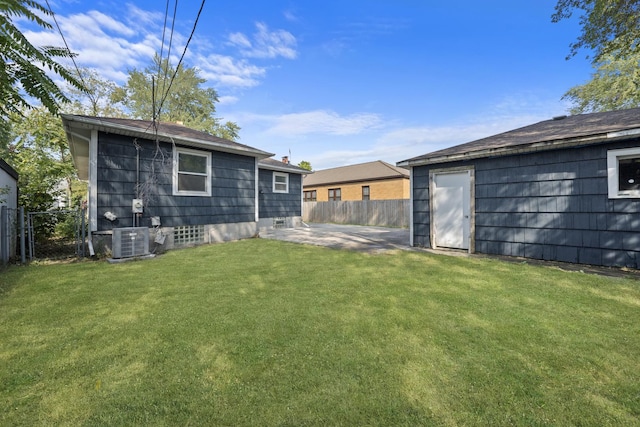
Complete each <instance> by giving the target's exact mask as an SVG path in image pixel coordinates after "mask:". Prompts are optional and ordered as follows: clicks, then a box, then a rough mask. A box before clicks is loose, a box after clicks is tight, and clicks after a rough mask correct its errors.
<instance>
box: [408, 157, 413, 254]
mask: <svg viewBox="0 0 640 427" xmlns="http://www.w3.org/2000/svg"><path fill="white" fill-rule="evenodd" d="M409 246H411V247H413V166H412V167H411V169H410V173H409Z"/></svg>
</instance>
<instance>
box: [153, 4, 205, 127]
mask: <svg viewBox="0 0 640 427" xmlns="http://www.w3.org/2000/svg"><path fill="white" fill-rule="evenodd" d="M205 1H206V0H202V3H201V4H200V10H198V15H197V16H196V20H195V22H194V23H193V28H192V29H191V34H190V35H189V39H188V40H187V44H186V45H185V46H184V50H183V51H182V56H180V60H179V61H178V65H177V66H176V69H175V70H174V72H173V75H172V76H171V80H170V81H169V87H167V91H166V92H165V94H164V95H163V97H162V100H161V101H160V107H159V108H158V114H159V112H160V111H161V110H162V105H163V104H164V101H166V99H167V96H169V92H170V91H171V86H172V85H173V80H174V79H175V78H176V75H177V74H178V70H179V69H180V65H181V64H182V60H183V59H184V56H185V55H186V53H187V49H188V48H189V43H191V39H192V38H193V34H194V33H195V32H196V27H197V25H198V20H199V19H200V15H201V14H202V9H204V3H205Z"/></svg>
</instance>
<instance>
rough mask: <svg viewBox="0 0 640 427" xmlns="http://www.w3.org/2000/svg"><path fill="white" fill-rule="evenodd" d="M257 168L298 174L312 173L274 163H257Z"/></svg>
mask: <svg viewBox="0 0 640 427" xmlns="http://www.w3.org/2000/svg"><path fill="white" fill-rule="evenodd" d="M258 168H260V169H267V170H272V171H276V172H286V173H295V174H299V175H308V174H312V173H313V172H312V171H308V170H297V169H293V168H292V167H287V166H285V165H282V166H276V165H268V164H265V163H258Z"/></svg>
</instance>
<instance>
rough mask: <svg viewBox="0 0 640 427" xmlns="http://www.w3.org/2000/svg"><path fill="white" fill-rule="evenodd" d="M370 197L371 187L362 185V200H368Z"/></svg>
mask: <svg viewBox="0 0 640 427" xmlns="http://www.w3.org/2000/svg"><path fill="white" fill-rule="evenodd" d="M370 197H371V188H370V187H369V186H368V185H363V186H362V200H369V199H370Z"/></svg>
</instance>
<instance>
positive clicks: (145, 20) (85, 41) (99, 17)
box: [24, 4, 296, 88]
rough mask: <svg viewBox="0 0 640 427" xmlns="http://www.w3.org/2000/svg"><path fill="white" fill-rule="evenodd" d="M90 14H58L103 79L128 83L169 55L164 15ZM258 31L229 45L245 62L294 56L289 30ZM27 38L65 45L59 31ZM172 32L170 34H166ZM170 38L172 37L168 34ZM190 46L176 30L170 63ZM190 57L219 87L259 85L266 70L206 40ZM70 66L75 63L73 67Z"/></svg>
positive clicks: (262, 27)
mask: <svg viewBox="0 0 640 427" xmlns="http://www.w3.org/2000/svg"><path fill="white" fill-rule="evenodd" d="M108 13H109V12H101V11H97V10H90V11H87V12H85V13H77V14H72V15H67V16H61V15H58V16H57V20H58V23H59V24H60V27H61V30H62V33H63V34H64V36H65V39H66V41H67V43H68V45H69V47H70V49H71V50H72V51H73V52H74V53H76V54H77V57H76V62H77V64H78V65H79V66H80V67H87V68H92V69H95V70H96V71H97V72H98V73H99V75H101V76H102V77H103V78H107V79H110V80H113V81H115V82H116V83H124V82H125V81H126V79H127V77H128V70H130V69H132V68H137V69H141V68H144V67H146V66H148V65H149V64H150V63H151V60H152V58H153V57H154V55H155V54H158V53H160V50H161V49H163V55H165V56H166V55H167V53H168V46H167V43H168V40H165V41H164V46H163V42H162V39H161V37H162V25H163V22H164V14H163V13H160V12H150V11H146V10H143V9H140V8H138V7H136V6H135V5H133V4H127V9H126V13H122V14H121V15H115V14H112V15H109V14H108ZM256 28H257V31H256V33H255V34H254V35H253V38H252V39H251V40H250V39H249V38H248V37H246V36H245V35H244V34H242V33H232V34H231V35H229V43H230V44H232V45H233V46H236V47H238V48H239V49H240V55H242V56H243V57H244V58H276V57H278V56H282V57H285V58H294V57H295V56H296V51H295V44H296V40H295V37H294V36H293V35H291V33H289V32H287V31H284V30H276V31H270V30H269V28H268V27H267V25H266V24H264V23H258V24H256ZM24 34H25V36H26V37H27V38H28V39H29V40H30V41H31V42H32V43H33V44H34V45H36V46H61V45H63V42H62V40H61V37H60V35H59V34H58V32H57V31H53V30H49V31H44V30H41V29H38V30H35V31H34V30H31V31H25V32H24ZM167 34H168V30H167ZM167 37H168V36H167ZM185 43H186V37H185V35H183V34H180V33H179V32H177V31H176V32H174V34H173V37H172V44H173V47H172V51H171V60H172V62H174V63H176V62H177V61H178V59H179V56H180V54H181V53H182V50H183V48H184V44H185ZM187 58H189V59H191V60H192V64H193V65H196V66H197V67H198V68H199V69H200V70H201V72H202V74H201V76H202V77H203V78H205V79H207V80H208V81H209V83H210V84H212V85H214V86H218V87H220V86H226V87H240V88H248V87H254V86H257V85H259V84H260V82H261V80H262V79H263V78H264V77H265V75H266V71H267V68H265V67H263V66H258V65H255V64H253V63H251V62H249V60H248V59H241V58H236V57H233V56H228V55H223V54H221V53H218V52H215V51H214V50H213V48H212V44H211V43H210V42H209V41H208V40H207V39H205V38H202V39H200V40H199V41H198V43H192V44H191V45H190V48H189V51H188V52H187ZM68 65H70V66H71V63H70V62H69V64H68Z"/></svg>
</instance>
